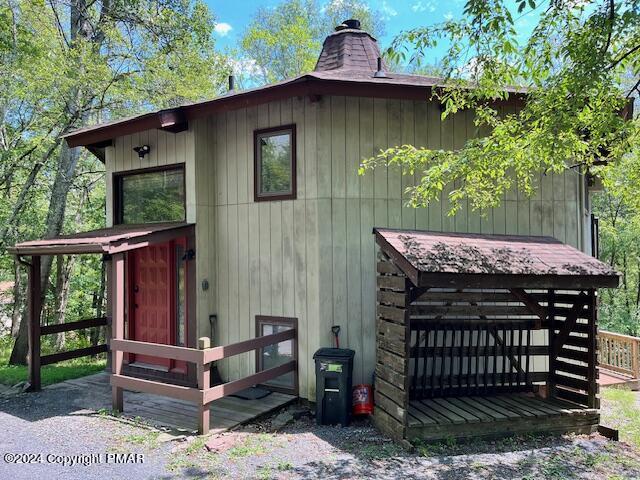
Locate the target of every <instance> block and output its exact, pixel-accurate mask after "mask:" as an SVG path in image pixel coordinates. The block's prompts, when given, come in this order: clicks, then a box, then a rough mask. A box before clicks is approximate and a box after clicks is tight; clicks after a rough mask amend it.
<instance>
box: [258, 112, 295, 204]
mask: <svg viewBox="0 0 640 480" xmlns="http://www.w3.org/2000/svg"><path fill="white" fill-rule="evenodd" d="M278 132H282V133H288V134H289V135H291V193H275V194H267V193H260V163H261V151H260V142H259V141H258V140H259V138H260V137H261V136H263V135H265V134H271V135H269V136H272V135H273V134H276V133H278ZM296 157H297V151H296V124H295V123H291V124H289V125H280V126H278V127H270V128H263V129H260V130H254V131H253V200H254V201H255V202H270V201H275V200H295V199H296V198H297V193H298V186H297V174H296V164H297V158H296Z"/></svg>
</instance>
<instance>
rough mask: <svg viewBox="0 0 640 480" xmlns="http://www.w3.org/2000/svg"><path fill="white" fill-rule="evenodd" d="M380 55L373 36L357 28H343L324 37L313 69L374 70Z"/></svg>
mask: <svg viewBox="0 0 640 480" xmlns="http://www.w3.org/2000/svg"><path fill="white" fill-rule="evenodd" d="M380 56H381V55H380V49H379V48H378V42H376V39H375V38H373V37H372V36H371V35H369V34H368V33H367V32H365V31H364V30H360V29H359V28H344V29H341V30H337V31H335V32H333V33H332V34H330V35H329V36H327V38H325V39H324V43H323V44H322V52H320V56H319V57H318V61H317V63H316V68H315V71H321V70H334V69H337V68H347V69H350V70H367V71H369V72H372V71H373V72H375V71H376V70H377V68H378V58H380Z"/></svg>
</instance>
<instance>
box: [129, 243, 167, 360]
mask: <svg viewBox="0 0 640 480" xmlns="http://www.w3.org/2000/svg"><path fill="white" fill-rule="evenodd" d="M172 253H173V252H172V249H171V243H170V242H167V243H163V244H159V245H151V246H149V247H145V248H141V249H139V250H134V251H133V252H132V254H131V256H132V262H131V268H132V271H131V276H130V278H131V297H130V298H131V302H130V312H131V316H132V319H131V320H132V322H131V323H132V325H131V326H132V332H130V334H132V335H131V336H132V338H133V340H137V341H140V342H150V343H164V344H171V343H172V338H171V336H172V332H173V328H172V326H173V325H174V324H175V320H174V310H175V308H174V303H173V298H174V295H173V292H174V288H173V275H172V272H173V270H174V268H173V262H172V257H173V255H172ZM132 361H133V359H132ZM135 362H136V363H141V364H150V365H154V366H157V367H160V368H164V369H167V370H168V369H169V368H171V361H170V360H169V359H164V358H158V357H150V356H147V355H136V356H135Z"/></svg>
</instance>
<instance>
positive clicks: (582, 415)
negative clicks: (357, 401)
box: [407, 393, 599, 440]
mask: <svg viewBox="0 0 640 480" xmlns="http://www.w3.org/2000/svg"><path fill="white" fill-rule="evenodd" d="M598 423H599V414H598V411H597V410H595V409H589V408H583V407H581V406H579V405H576V404H573V403H570V402H566V401H563V400H557V399H553V400H549V399H541V398H539V397H534V396H532V395H529V394H521V393H518V394H504V395H495V396H489V397H480V396H476V397H455V398H454V397H450V398H429V399H425V400H413V401H411V402H410V404H409V411H408V422H407V437H408V438H423V439H427V440H437V439H444V438H449V437H453V438H467V437H499V436H504V435H508V434H517V433H542V432H548V433H568V432H575V433H591V432H592V431H595V428H597V425H598Z"/></svg>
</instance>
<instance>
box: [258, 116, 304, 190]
mask: <svg viewBox="0 0 640 480" xmlns="http://www.w3.org/2000/svg"><path fill="white" fill-rule="evenodd" d="M253 142H254V155H253V170H254V172H253V173H254V176H253V178H254V180H253V183H254V199H255V201H256V202H260V201H267V200H291V199H294V198H296V126H295V125H284V126H281V127H274V128H267V129H264V130H256V131H255V132H254V139H253Z"/></svg>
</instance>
